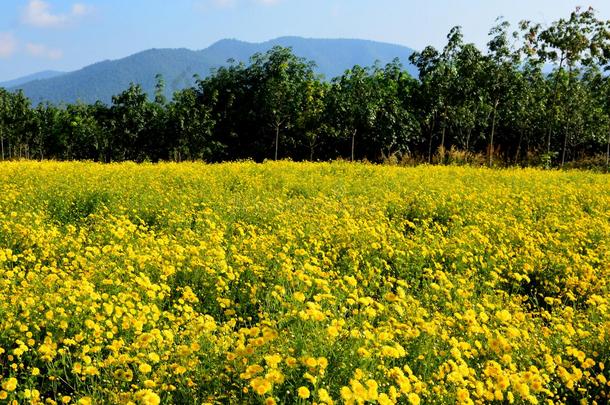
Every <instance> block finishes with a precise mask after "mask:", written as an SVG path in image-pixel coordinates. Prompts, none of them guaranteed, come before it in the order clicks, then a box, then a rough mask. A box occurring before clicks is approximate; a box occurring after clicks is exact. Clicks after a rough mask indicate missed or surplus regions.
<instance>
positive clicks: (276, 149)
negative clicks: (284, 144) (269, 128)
mask: <svg viewBox="0 0 610 405" xmlns="http://www.w3.org/2000/svg"><path fill="white" fill-rule="evenodd" d="M279 142H280V125H279V124H276V125H275V156H274V158H273V160H277V151H278V146H279V145H278V144H279Z"/></svg>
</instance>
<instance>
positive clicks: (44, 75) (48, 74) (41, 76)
mask: <svg viewBox="0 0 610 405" xmlns="http://www.w3.org/2000/svg"><path fill="white" fill-rule="evenodd" d="M63 74H65V72H57V71H55V70H45V71H43V72H38V73H34V74H31V75H27V76H23V77H20V78H18V79H14V80H9V81H6V82H0V87H4V88H12V87H17V86H21V85H23V84H25V83H29V82H33V81H35V80H45V79H51V78H53V77H58V76H61V75H63Z"/></svg>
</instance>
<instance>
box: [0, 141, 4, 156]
mask: <svg viewBox="0 0 610 405" xmlns="http://www.w3.org/2000/svg"><path fill="white" fill-rule="evenodd" d="M0 145H2V161H3V162H4V134H1V135H0Z"/></svg>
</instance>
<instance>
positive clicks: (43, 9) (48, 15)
mask: <svg viewBox="0 0 610 405" xmlns="http://www.w3.org/2000/svg"><path fill="white" fill-rule="evenodd" d="M90 12H91V7H90V6H87V5H85V4H82V3H74V4H73V5H72V8H71V10H70V12H69V13H64V14H54V13H52V12H51V6H50V5H49V3H47V2H45V1H43V0H29V1H28V4H27V6H26V8H25V10H24V12H23V15H22V22H23V23H24V24H27V25H32V26H34V27H39V28H57V27H62V26H64V25H66V24H68V23H69V22H72V21H74V20H75V19H77V18H79V17H82V16H84V15H86V14H89V13H90Z"/></svg>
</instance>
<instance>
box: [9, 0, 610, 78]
mask: <svg viewBox="0 0 610 405" xmlns="http://www.w3.org/2000/svg"><path fill="white" fill-rule="evenodd" d="M576 6H583V7H589V6H592V7H593V8H595V9H596V10H597V11H598V17H599V18H602V19H610V0H588V1H587V0H580V1H579V0H510V1H505V0H427V1H421V0H420V1H413V0H0V81H6V80H10V79H14V78H18V77H22V76H25V75H28V74H31V73H35V72H40V71H43V70H60V71H72V70H76V69H79V68H81V67H84V66H87V65H89V64H91V63H95V62H99V61H102V60H106V59H118V58H122V57H125V56H129V55H131V54H133V53H136V52H139V51H142V50H145V49H150V48H189V49H203V48H206V47H208V46H209V45H211V44H213V43H214V42H216V41H218V40H220V39H223V38H236V39H240V40H244V41H249V42H262V41H266V40H270V39H273V38H276V37H279V36H286V35H290V36H303V37H309V38H359V39H370V40H377V41H383V42H391V43H396V44H401V45H406V46H408V47H411V48H414V49H422V48H423V47H425V46H426V45H434V46H437V47H442V46H443V44H444V41H445V36H446V34H447V32H448V31H449V30H450V29H451V27H453V26H456V25H460V26H462V27H463V30H464V38H465V40H466V41H468V42H474V43H476V44H478V45H480V46H483V45H484V44H485V43H486V42H487V41H486V38H487V33H488V31H489V28H490V27H491V26H493V25H494V22H495V20H496V18H497V17H499V16H503V17H504V18H506V19H507V20H508V21H511V22H513V23H515V24H516V23H517V22H518V21H520V20H523V19H529V20H532V21H536V22H540V23H542V24H549V23H551V22H553V21H555V20H557V19H558V18H561V17H567V16H569V14H570V12H571V11H573V10H574V8H575V7H576Z"/></svg>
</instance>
